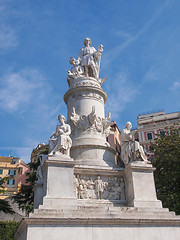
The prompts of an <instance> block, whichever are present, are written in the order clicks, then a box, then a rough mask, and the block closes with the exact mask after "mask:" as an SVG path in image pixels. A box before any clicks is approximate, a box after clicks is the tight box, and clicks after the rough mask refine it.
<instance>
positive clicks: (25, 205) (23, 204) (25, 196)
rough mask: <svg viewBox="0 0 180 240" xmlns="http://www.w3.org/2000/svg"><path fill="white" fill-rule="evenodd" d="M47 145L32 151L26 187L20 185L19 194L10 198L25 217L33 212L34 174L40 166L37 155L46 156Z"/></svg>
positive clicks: (35, 178)
mask: <svg viewBox="0 0 180 240" xmlns="http://www.w3.org/2000/svg"><path fill="white" fill-rule="evenodd" d="M48 149H49V146H48V145H45V146H44V145H43V148H41V149H40V148H38V150H37V148H36V149H34V150H33V152H32V154H33V161H31V162H30V163H28V165H29V167H30V172H28V173H26V174H27V182H28V183H29V184H28V185H23V184H22V185H21V188H20V190H19V192H18V193H17V194H16V195H14V196H13V197H12V199H13V200H14V202H16V203H17V204H18V207H19V209H21V210H23V211H25V213H26V215H27V216H28V215H29V213H30V212H32V211H33V201H34V192H33V188H34V185H35V182H36V180H37V176H36V172H37V168H38V166H39V164H40V160H39V158H38V155H39V154H48Z"/></svg>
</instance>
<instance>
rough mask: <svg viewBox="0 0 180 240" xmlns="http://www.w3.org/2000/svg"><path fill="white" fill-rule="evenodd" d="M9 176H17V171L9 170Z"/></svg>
mask: <svg viewBox="0 0 180 240" xmlns="http://www.w3.org/2000/svg"><path fill="white" fill-rule="evenodd" d="M8 174H9V175H10V176H14V175H16V170H9V172H8Z"/></svg>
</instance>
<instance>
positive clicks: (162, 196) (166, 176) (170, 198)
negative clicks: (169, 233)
mask: <svg viewBox="0 0 180 240" xmlns="http://www.w3.org/2000/svg"><path fill="white" fill-rule="evenodd" d="M152 148H153V152H154V159H153V162H152V163H153V166H154V167H155V168H156V171H155V174H154V177H155V183H156V189H157V197H158V199H159V200H161V201H162V203H163V207H166V208H169V209H170V210H171V211H174V212H176V214H180V128H178V129H174V128H171V129H166V134H160V135H158V137H157V138H156V139H155V144H153V145H152Z"/></svg>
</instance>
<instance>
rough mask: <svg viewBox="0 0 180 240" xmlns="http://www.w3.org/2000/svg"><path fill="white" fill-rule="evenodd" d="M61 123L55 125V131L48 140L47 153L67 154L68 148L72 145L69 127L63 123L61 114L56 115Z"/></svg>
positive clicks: (63, 119)
mask: <svg viewBox="0 0 180 240" xmlns="http://www.w3.org/2000/svg"><path fill="white" fill-rule="evenodd" d="M58 120H59V122H60V124H61V125H57V126H56V132H54V133H53V134H52V136H51V137H50V140H49V155H54V154H59V153H62V154H66V155H69V150H70V148H71V145H72V140H71V138H70V137H69V135H70V134H71V127H70V125H69V124H66V123H65V117H64V116H63V115H59V116H58Z"/></svg>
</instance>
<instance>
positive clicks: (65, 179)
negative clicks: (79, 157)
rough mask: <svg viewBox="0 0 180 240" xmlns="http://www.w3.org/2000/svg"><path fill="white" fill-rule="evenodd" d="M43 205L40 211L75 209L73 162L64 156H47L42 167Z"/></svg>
mask: <svg viewBox="0 0 180 240" xmlns="http://www.w3.org/2000/svg"><path fill="white" fill-rule="evenodd" d="M43 175H44V185H43V191H44V193H43V196H44V197H43V204H42V205H40V206H39V208H40V209H58V208H61V209H62V208H76V207H77V200H76V198H75V193H74V160H73V159H72V158H70V157H68V156H66V155H63V154H61V155H60V156H48V159H47V160H46V161H45V162H44V166H43Z"/></svg>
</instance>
